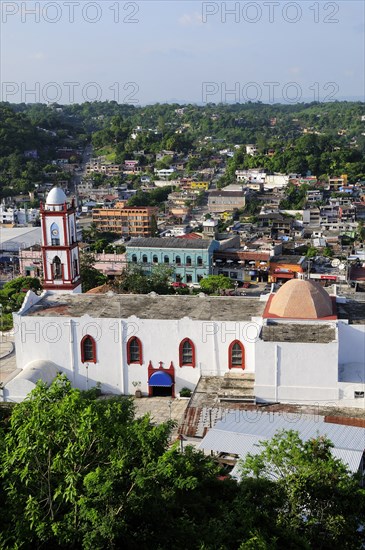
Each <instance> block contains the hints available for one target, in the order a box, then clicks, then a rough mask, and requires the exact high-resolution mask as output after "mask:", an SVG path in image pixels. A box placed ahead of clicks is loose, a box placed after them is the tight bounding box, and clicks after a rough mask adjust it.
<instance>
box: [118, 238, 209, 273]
mask: <svg viewBox="0 0 365 550" xmlns="http://www.w3.org/2000/svg"><path fill="white" fill-rule="evenodd" d="M126 248H127V250H126V254H127V262H128V263H131V264H138V265H141V266H142V267H143V268H144V269H145V270H146V271H150V270H151V268H152V266H154V265H158V264H163V265H165V266H167V267H172V268H174V275H173V277H174V279H175V280H176V281H181V282H184V283H198V282H199V281H200V280H201V279H203V277H207V276H208V275H211V274H212V273H213V252H214V251H215V250H218V248H219V243H218V241H215V240H208V239H187V238H178V237H175V238H174V237H169V238H151V239H135V240H133V241H131V243H128V245H127V247H126Z"/></svg>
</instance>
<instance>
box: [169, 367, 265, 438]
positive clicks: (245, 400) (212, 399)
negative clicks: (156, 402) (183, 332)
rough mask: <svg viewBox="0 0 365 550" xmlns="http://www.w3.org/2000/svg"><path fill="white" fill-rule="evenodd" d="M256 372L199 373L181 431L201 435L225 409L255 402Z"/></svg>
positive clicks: (196, 435)
mask: <svg viewBox="0 0 365 550" xmlns="http://www.w3.org/2000/svg"><path fill="white" fill-rule="evenodd" d="M254 385H255V375H254V373H245V372H242V371H240V372H235V371H230V372H227V373H226V374H225V375H224V376H202V377H201V378H200V380H199V383H198V385H197V387H196V388H195V391H194V393H193V396H192V398H191V401H190V403H189V407H188V408H187V409H186V411H185V418H184V421H183V423H182V425H181V426H180V433H183V434H184V435H187V436H191V437H203V436H204V435H205V433H206V432H207V430H208V429H209V428H212V427H213V426H214V425H215V423H216V422H217V420H221V419H222V418H223V417H224V416H225V414H226V412H227V409H229V408H230V405H231V407H238V406H239V404H242V405H246V404H251V405H252V404H255V403H256V400H255V394H254Z"/></svg>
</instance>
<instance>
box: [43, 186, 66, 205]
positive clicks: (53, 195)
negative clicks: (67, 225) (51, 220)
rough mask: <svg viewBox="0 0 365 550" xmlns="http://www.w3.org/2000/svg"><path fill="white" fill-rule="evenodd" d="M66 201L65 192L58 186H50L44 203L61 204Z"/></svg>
mask: <svg viewBox="0 0 365 550" xmlns="http://www.w3.org/2000/svg"><path fill="white" fill-rule="evenodd" d="M66 201H67V197H66V195H65V193H64V192H63V191H62V189H60V187H52V189H51V190H50V192H49V193H48V196H47V200H46V204H47V205H50V206H51V205H62V204H64V203H65V202H66Z"/></svg>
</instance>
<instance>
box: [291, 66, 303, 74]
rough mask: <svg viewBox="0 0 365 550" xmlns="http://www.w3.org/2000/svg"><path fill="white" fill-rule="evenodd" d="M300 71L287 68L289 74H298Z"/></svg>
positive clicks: (296, 68)
mask: <svg viewBox="0 0 365 550" xmlns="http://www.w3.org/2000/svg"><path fill="white" fill-rule="evenodd" d="M300 72H301V71H300V67H290V68H289V74H299V73H300Z"/></svg>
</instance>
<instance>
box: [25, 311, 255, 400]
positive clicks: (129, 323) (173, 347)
mask: <svg viewBox="0 0 365 550" xmlns="http://www.w3.org/2000/svg"><path fill="white" fill-rule="evenodd" d="M14 322H15V327H16V330H15V344H16V349H17V365H18V367H19V368H24V367H25V366H26V365H27V364H28V363H30V362H31V361H33V360H37V359H43V360H51V361H55V362H56V363H57V365H59V366H60V368H61V370H62V371H63V372H65V373H66V374H67V376H68V377H69V378H70V379H71V380H72V382H73V383H74V384H75V385H76V386H77V387H80V388H82V389H86V388H87V387H92V386H94V385H95V384H96V383H97V382H101V383H102V390H103V391H105V392H111V393H131V394H133V393H134V391H135V387H134V386H133V384H132V382H134V381H139V382H141V386H140V389H141V390H142V392H143V393H144V394H148V370H147V369H148V364H149V362H150V361H151V362H152V365H153V367H154V368H158V367H159V362H160V361H162V366H163V367H164V368H166V369H168V368H169V366H170V363H171V361H172V363H173V365H174V367H175V393H176V394H177V393H178V392H179V391H180V390H181V389H182V388H183V387H185V386H186V387H189V388H191V389H193V388H194V387H195V386H196V384H197V382H198V380H199V378H200V376H201V375H202V374H204V375H222V376H223V375H224V373H225V372H228V348H229V345H230V343H231V342H232V341H233V340H235V339H239V340H240V341H241V342H242V343H243V345H244V347H245V360H246V369H245V372H254V370H255V364H254V361H255V353H254V346H255V343H254V340H255V336H256V335H257V334H258V330H259V329H257V324H254V323H248V322H246V323H222V322H214V323H213V322H208V321H206V322H205V321H192V320H191V319H189V318H183V319H181V320H175V321H171V320H145V319H138V318H137V317H130V318H129V319H109V318H102V319H93V318H92V317H90V316H88V315H85V316H83V317H80V318H74V319H72V320H70V319H69V318H68V317H59V316H56V315H55V316H54V317H40V316H39V317H27V316H25V317H20V316H18V315H15V316H14ZM85 334H90V335H91V336H93V337H94V338H95V339H96V340H97V363H96V364H94V363H89V366H88V368H86V365H85V364H82V363H81V353H80V342H81V340H82V338H83V336H85ZM131 336H137V337H138V338H139V339H140V340H141V341H142V345H143V365H130V366H128V365H127V358H126V343H127V341H128V339H129V338H130V337H131ZM184 338H190V339H191V340H192V341H193V343H194V345H195V351H196V355H195V357H196V367H195V368H193V367H180V366H179V343H180V342H181V340H183V339H184Z"/></svg>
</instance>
